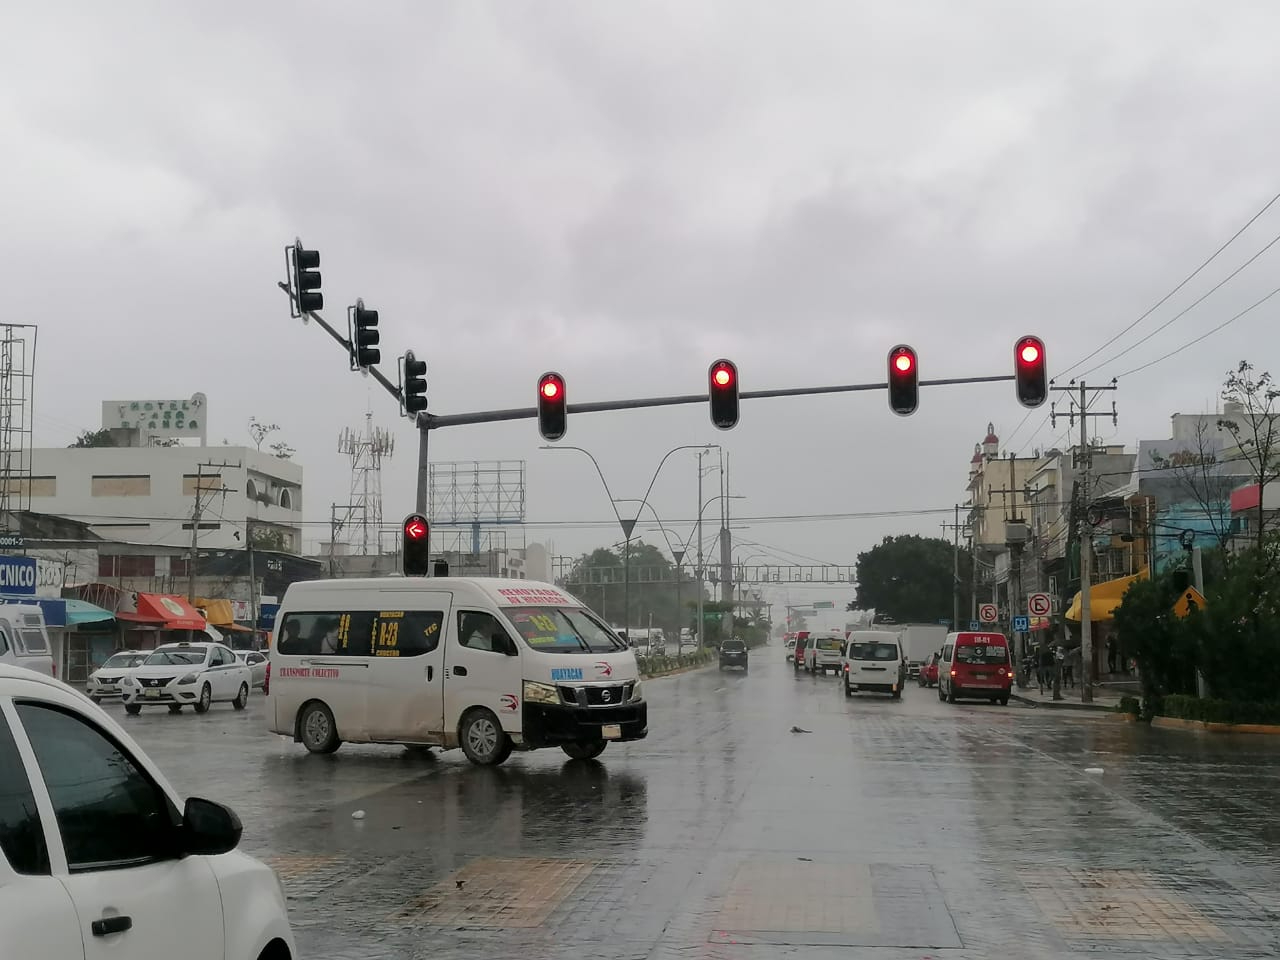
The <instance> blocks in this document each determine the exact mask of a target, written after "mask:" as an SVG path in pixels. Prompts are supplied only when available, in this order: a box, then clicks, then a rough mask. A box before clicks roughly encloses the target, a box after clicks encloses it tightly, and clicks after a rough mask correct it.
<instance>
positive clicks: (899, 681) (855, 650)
mask: <svg viewBox="0 0 1280 960" xmlns="http://www.w3.org/2000/svg"><path fill="white" fill-rule="evenodd" d="M901 640H902V638H901V635H900V634H898V633H893V632H890V631H888V630H854V631H853V632H852V633H850V634H849V640H848V642H847V643H846V644H845V648H844V655H843V656H842V657H841V669H840V675H841V676H842V677H843V678H844V695H845V696H846V697H852V696H853V695H854V694H855V693H858V692H859V691H862V692H866V691H878V692H880V693H887V694H889V695H890V696H892V697H893V699H895V700H900V699H902V688H903V686H905V684H906V682H907V661H906V658H905V657H904V656H903V653H902V644H901Z"/></svg>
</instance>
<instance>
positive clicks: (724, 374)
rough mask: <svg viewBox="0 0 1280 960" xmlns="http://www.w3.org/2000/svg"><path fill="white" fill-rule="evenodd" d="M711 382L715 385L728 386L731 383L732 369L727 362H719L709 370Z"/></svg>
mask: <svg viewBox="0 0 1280 960" xmlns="http://www.w3.org/2000/svg"><path fill="white" fill-rule="evenodd" d="M711 382H712V383H714V384H715V385H716V386H717V387H729V386H732V385H733V370H732V369H731V368H730V367H729V365H728V364H724V363H721V364H719V365H717V366H716V368H715V369H714V370H713V371H711Z"/></svg>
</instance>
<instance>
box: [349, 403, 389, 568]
mask: <svg viewBox="0 0 1280 960" xmlns="http://www.w3.org/2000/svg"><path fill="white" fill-rule="evenodd" d="M395 450H396V438H395V437H394V436H393V435H392V434H390V433H388V432H387V431H386V430H383V429H382V428H381V427H375V426H374V425H373V412H372V411H369V412H367V413H366V414H365V415H364V429H363V430H360V429H355V430H353V429H351V428H350V427H345V428H343V431H342V433H340V434H339V435H338V452H339V453H344V454H346V455H347V456H348V457H350V458H351V496H350V497H348V498H347V513H346V517H345V518H344V519H343V520H342V521H341V522H339V523H338V524H337V527H338V529H340V530H343V531H344V532H345V535H346V537H348V538H350V539H348V540H347V541H346V542H348V543H350V544H351V545H352V546H354V545H355V544H356V543H358V544H359V545H360V552H361V553H362V554H363V555H365V556H369V555H370V554H371V553H378V554H380V553H382V552H383V550H382V539H383V538H382V461H383V460H388V459H390V458H391V457H392V456H393V455H394V454H395Z"/></svg>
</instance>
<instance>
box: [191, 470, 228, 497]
mask: <svg viewBox="0 0 1280 960" xmlns="http://www.w3.org/2000/svg"><path fill="white" fill-rule="evenodd" d="M221 489H222V474H220V473H205V474H200V473H184V474H183V475H182V495H183V496H184V497H194V496H195V495H196V491H197V490H199V491H200V492H201V493H208V492H209V491H211V490H221Z"/></svg>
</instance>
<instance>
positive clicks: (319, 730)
mask: <svg viewBox="0 0 1280 960" xmlns="http://www.w3.org/2000/svg"><path fill="white" fill-rule="evenodd" d="M298 732H299V734H300V739H301V740H302V745H303V746H304V747H306V748H307V749H308V750H310V751H311V752H312V753H333V752H334V751H335V750H337V749H338V747H340V746H342V741H341V740H339V739H338V727H337V724H335V723H334V722H333V713H332V712H331V711H330V710H329V708H328V707H326V706H325V705H324V704H323V703H309V704H307V705H306V706H305V707H304V708H303V710H302V716H300V717H299V718H298Z"/></svg>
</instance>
